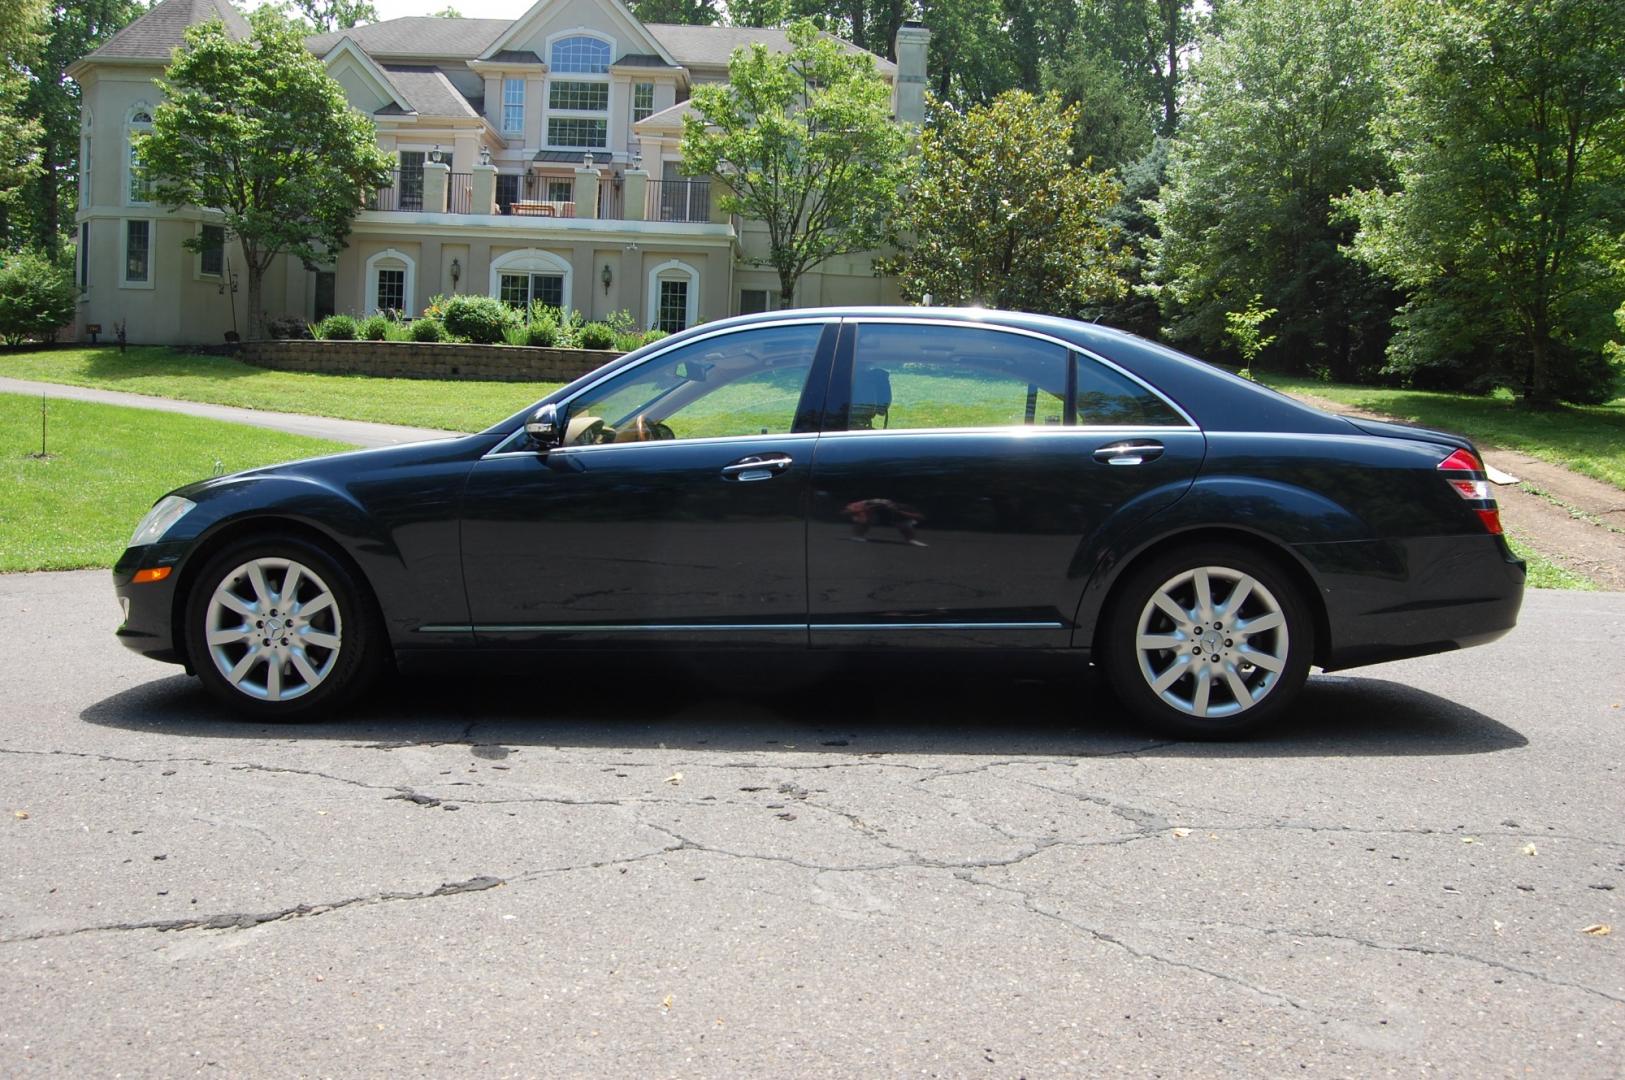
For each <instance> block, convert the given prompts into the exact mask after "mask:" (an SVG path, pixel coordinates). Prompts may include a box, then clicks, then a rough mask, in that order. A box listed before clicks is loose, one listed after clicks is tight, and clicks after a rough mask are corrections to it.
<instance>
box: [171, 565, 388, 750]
mask: <svg viewBox="0 0 1625 1080" xmlns="http://www.w3.org/2000/svg"><path fill="white" fill-rule="evenodd" d="M363 589H364V586H363V585H361V584H360V583H359V582H357V581H356V580H355V579H354V578H353V576H352V575H351V574H350V572H349V571H348V570H346V569H345V567H343V566H342V565H341V564H340V563H339V562H338V561H337V560H336V559H334V558H333V557H332V556H330V555H329V554H328V553H327V552H326V551H324V550H322V549H321V548H320V547H318V546H317V545H315V544H312V543H310V542H308V541H306V540H304V539H301V538H299V537H295V536H278V537H270V538H253V539H247V540H243V541H239V542H237V543H235V544H231V545H229V546H227V547H226V548H224V549H223V550H221V551H220V552H218V553H216V554H215V555H214V557H212V558H211V559H210V560H209V561H208V563H207V565H205V567H204V568H203V571H202V572H201V573H200V574H199V575H198V577H197V579H196V584H195V587H194V588H193V589H192V590H191V594H190V596H189V597H188V601H187V605H186V612H185V620H186V639H187V649H188V652H189V654H190V657H191V660H192V666H193V668H194V670H195V671H196V672H197V674H198V677H199V678H200V679H201V680H202V682H203V684H204V686H206V687H207V688H208V689H209V691H210V692H211V693H213V694H214V695H215V696H216V697H217V698H220V699H221V700H223V701H225V702H226V703H227V704H229V705H231V706H233V707H235V708H237V709H239V710H241V711H244V712H247V713H250V714H252V715H255V716H258V717H260V718H263V719H276V720H282V719H295V718H298V717H305V716H310V715H313V714H316V713H319V712H324V711H326V710H328V709H331V708H332V707H333V706H335V705H338V704H340V703H341V702H343V701H345V700H346V699H348V698H350V697H352V696H353V695H354V694H356V693H357V692H358V691H360V690H361V689H362V688H363V687H364V686H365V684H366V683H367V682H368V681H369V680H370V678H371V677H372V676H373V674H374V672H375V670H376V668H377V666H378V657H379V654H380V650H381V648H382V645H383V643H382V640H381V634H380V633H379V631H378V628H377V627H376V621H377V620H376V618H375V617H374V616H373V613H372V609H371V607H370V605H369V603H368V601H367V598H366V596H365V595H364V593H363V591H362V590H363Z"/></svg>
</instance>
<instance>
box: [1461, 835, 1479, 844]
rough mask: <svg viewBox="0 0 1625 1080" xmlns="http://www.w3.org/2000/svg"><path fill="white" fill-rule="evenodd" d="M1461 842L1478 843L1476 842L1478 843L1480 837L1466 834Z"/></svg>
mask: <svg viewBox="0 0 1625 1080" xmlns="http://www.w3.org/2000/svg"><path fill="white" fill-rule="evenodd" d="M1461 842H1462V843H1464V844H1476V843H1478V837H1476V836H1464V837H1462V838H1461Z"/></svg>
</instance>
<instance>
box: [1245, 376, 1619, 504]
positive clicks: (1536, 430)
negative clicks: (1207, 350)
mask: <svg viewBox="0 0 1625 1080" xmlns="http://www.w3.org/2000/svg"><path fill="white" fill-rule="evenodd" d="M1262 378H1263V380H1264V382H1266V383H1268V384H1269V385H1270V386H1273V387H1275V389H1277V390H1281V391H1285V392H1289V393H1304V394H1314V395H1316V396H1318V397H1323V398H1329V399H1331V400H1333V401H1337V402H1341V403H1342V404H1345V405H1353V406H1355V407H1356V408H1361V409H1368V410H1370V411H1372V412H1381V413H1387V414H1389V415H1391V416H1397V417H1399V418H1401V419H1403V420H1409V421H1412V422H1414V423H1419V424H1425V425H1427V426H1428V427H1436V428H1443V429H1445V430H1447V431H1455V432H1460V433H1461V434H1463V435H1467V436H1470V437H1471V438H1472V439H1473V440H1474V441H1477V442H1485V443H1489V444H1491V445H1493V446H1501V447H1505V448H1507V449H1509V450H1522V451H1523V452H1524V453H1527V454H1532V455H1534V456H1535V457H1538V458H1541V459H1542V460H1545V461H1550V462H1553V463H1555V464H1558V465H1564V466H1567V467H1568V468H1570V469H1573V470H1574V471H1575V472H1580V473H1584V474H1586V475H1587V476H1591V477H1595V478H1596V479H1598V480H1602V481H1604V482H1606V483H1609V484H1613V485H1614V486H1615V487H1619V488H1625V397H1622V398H1615V399H1614V400H1613V401H1610V402H1609V403H1608V404H1606V405H1586V406H1565V407H1564V408H1562V409H1558V410H1554V411H1552V412H1536V411H1533V410H1530V409H1525V408H1521V407H1520V406H1519V405H1518V404H1517V402H1516V401H1515V400H1514V398H1513V396H1512V395H1511V394H1510V393H1508V392H1506V391H1501V392H1499V393H1497V394H1495V395H1493V396H1491V397H1471V396H1469V395H1466V394H1441V393H1431V392H1428V391H1422V390H1391V389H1385V388H1383V387H1374V386H1347V385H1342V384H1338V383H1323V382H1317V381H1315V380H1313V379H1299V378H1290V377H1287V376H1280V375H1264V376H1262Z"/></svg>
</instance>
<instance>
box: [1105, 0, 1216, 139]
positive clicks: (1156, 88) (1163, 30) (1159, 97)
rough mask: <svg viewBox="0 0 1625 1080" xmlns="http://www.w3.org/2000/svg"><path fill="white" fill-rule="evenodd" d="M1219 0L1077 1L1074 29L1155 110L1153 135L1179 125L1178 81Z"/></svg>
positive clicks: (1165, 133)
mask: <svg viewBox="0 0 1625 1080" xmlns="http://www.w3.org/2000/svg"><path fill="white" fill-rule="evenodd" d="M1220 10H1223V5H1222V4H1220V3H1216V2H1215V3H1200V2H1199V0H1080V16H1079V33H1080V36H1081V38H1082V40H1083V41H1085V42H1088V43H1089V45H1090V46H1091V47H1093V48H1099V49H1102V50H1104V51H1105V52H1106V53H1107V54H1108V55H1110V56H1111V57H1112V58H1113V59H1114V60H1116V61H1117V63H1118V64H1119V65H1121V66H1122V69H1123V73H1124V75H1125V76H1126V77H1127V79H1128V80H1129V82H1130V84H1131V85H1132V86H1134V87H1135V88H1136V89H1137V91H1138V93H1139V95H1140V96H1141V98H1142V100H1144V101H1145V102H1147V103H1148V104H1152V105H1154V106H1155V108H1156V109H1157V110H1158V112H1159V114H1160V120H1159V123H1158V125H1157V134H1159V135H1161V136H1163V137H1164V138H1167V137H1169V136H1171V135H1173V134H1174V132H1175V131H1176V130H1177V129H1178V127H1179V110H1180V84H1181V82H1182V80H1183V76H1184V70H1185V66H1186V64H1187V63H1188V62H1189V60H1190V58H1191V56H1192V55H1193V54H1194V53H1195V51H1196V43H1197V40H1198V39H1199V38H1200V37H1201V36H1202V33H1203V31H1204V30H1206V29H1207V28H1208V25H1209V22H1210V20H1211V19H1212V17H1213V13H1214V12H1215V11H1220Z"/></svg>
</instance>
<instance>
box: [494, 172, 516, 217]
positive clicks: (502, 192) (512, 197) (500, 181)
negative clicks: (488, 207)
mask: <svg viewBox="0 0 1625 1080" xmlns="http://www.w3.org/2000/svg"><path fill="white" fill-rule="evenodd" d="M518 201H519V174H518V173H498V174H497V210H498V211H499V212H500V213H504V214H506V213H508V212H509V211H508V208H509V207H511V206H512V205H513V204H514V203H516V202H518Z"/></svg>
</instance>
